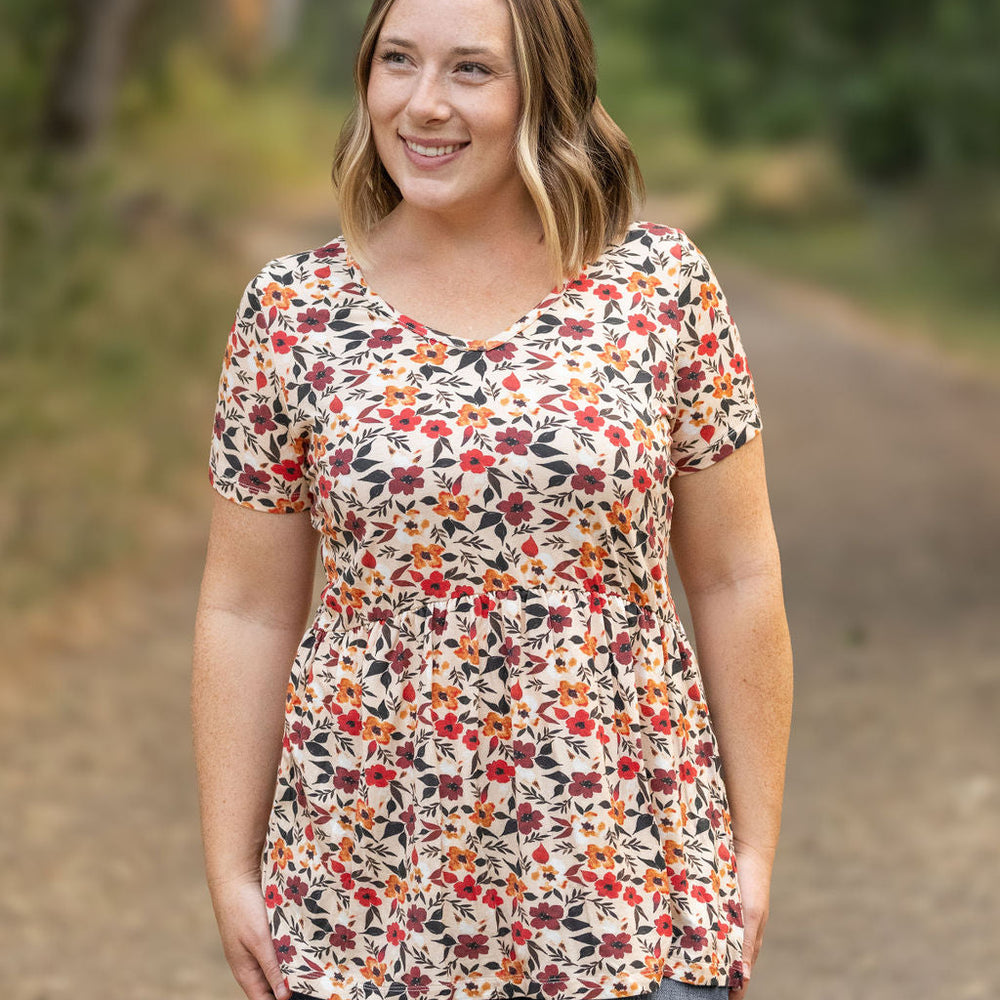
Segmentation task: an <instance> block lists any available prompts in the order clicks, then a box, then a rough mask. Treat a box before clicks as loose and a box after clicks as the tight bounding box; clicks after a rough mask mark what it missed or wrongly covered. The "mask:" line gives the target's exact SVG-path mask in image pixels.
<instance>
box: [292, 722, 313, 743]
mask: <svg viewBox="0 0 1000 1000" xmlns="http://www.w3.org/2000/svg"><path fill="white" fill-rule="evenodd" d="M311 733H312V729H310V728H309V726H307V725H306V724H305V723H304V722H302V721H301V720H296V722H295V725H293V726H291V727H290V728H289V730H288V742H289V743H290V744H291V745H292V746H296V747H301V746H302V744H303V743H305V741H306V740H307V739H309V736H310V734H311Z"/></svg>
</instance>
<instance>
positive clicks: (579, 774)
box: [566, 771, 603, 799]
mask: <svg viewBox="0 0 1000 1000" xmlns="http://www.w3.org/2000/svg"><path fill="white" fill-rule="evenodd" d="M571 777H572V779H573V780H572V781H571V782H570V783H569V785H567V786H566V792H567V794H569V795H571V796H573V798H581V799H592V798H593V797H594V796H595V795H599V794H600V793H601V792H602V791H603V788H602V782H601V776H600V775H599V774H598V773H597V772H596V771H574V772H573V774H572V775H571Z"/></svg>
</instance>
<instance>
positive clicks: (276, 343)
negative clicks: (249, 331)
mask: <svg viewBox="0 0 1000 1000" xmlns="http://www.w3.org/2000/svg"><path fill="white" fill-rule="evenodd" d="M298 342H299V338H298V337H295V336H293V335H292V334H290V333H281V332H278V333H275V334H272V336H271V347H272V348H273V349H274V352H275V353H276V354H287V353H288V352H289V351H290V350H291V349H292V348H293V347H294V346H295V345H296V344H297V343H298Z"/></svg>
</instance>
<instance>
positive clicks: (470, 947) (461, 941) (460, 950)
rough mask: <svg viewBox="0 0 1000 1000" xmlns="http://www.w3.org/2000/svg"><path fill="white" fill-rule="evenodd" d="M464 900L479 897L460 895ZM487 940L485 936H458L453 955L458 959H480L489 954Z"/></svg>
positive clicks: (477, 893) (476, 894)
mask: <svg viewBox="0 0 1000 1000" xmlns="http://www.w3.org/2000/svg"><path fill="white" fill-rule="evenodd" d="M461 895H464V896H465V898H466V899H475V898H476V896H478V895H479V892H478V891H477V892H476V893H475V895H469V894H467V893H461ZM489 950H490V949H489V938H488V937H487V936H486V935H485V934H459V935H458V942H457V943H456V945H455V954H456V955H457V956H458V957H459V958H482V957H483V956H484V955H488V954H489Z"/></svg>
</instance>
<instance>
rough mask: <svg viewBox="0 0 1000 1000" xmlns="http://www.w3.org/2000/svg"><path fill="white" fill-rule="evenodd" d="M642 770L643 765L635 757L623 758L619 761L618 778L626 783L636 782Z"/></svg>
mask: <svg viewBox="0 0 1000 1000" xmlns="http://www.w3.org/2000/svg"><path fill="white" fill-rule="evenodd" d="M641 770H642V763H641V762H640V761H637V760H636V759H635V758H634V757H622V758H621V759H620V760H619V761H618V777H620V778H622V779H623V780H624V781H634V780H635V779H636V777H638V775H639V772H640V771H641Z"/></svg>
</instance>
